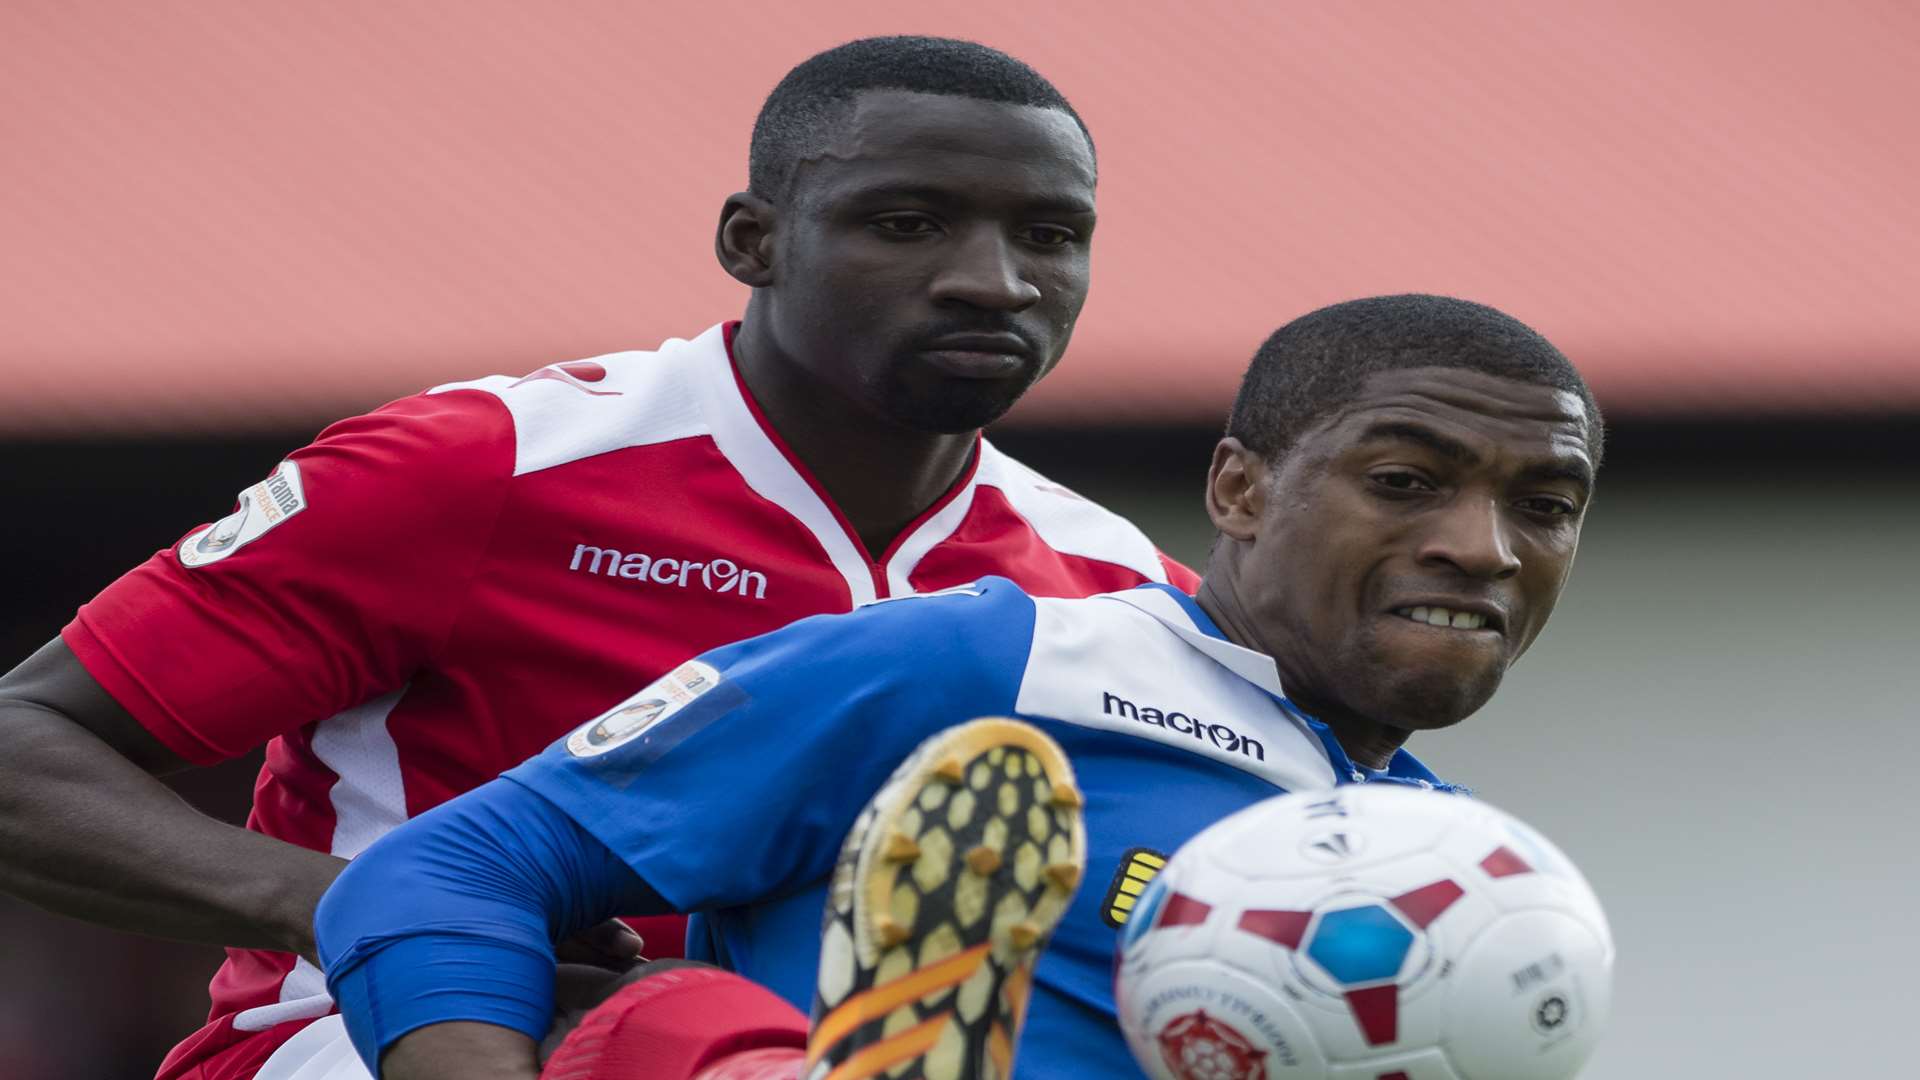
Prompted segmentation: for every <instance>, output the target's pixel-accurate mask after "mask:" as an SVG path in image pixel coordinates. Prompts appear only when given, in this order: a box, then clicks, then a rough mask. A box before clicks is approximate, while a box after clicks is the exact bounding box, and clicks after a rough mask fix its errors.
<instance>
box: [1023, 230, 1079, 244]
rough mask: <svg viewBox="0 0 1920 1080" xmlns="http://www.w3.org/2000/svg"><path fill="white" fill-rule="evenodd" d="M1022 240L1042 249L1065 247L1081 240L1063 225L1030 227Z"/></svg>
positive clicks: (1024, 231) (1024, 232) (1025, 231)
mask: <svg viewBox="0 0 1920 1080" xmlns="http://www.w3.org/2000/svg"><path fill="white" fill-rule="evenodd" d="M1020 238H1021V239H1022V240H1025V241H1027V242H1028V243H1030V244H1037V245H1039V246H1041V247H1064V246H1066V245H1068V244H1071V243H1073V242H1074V241H1075V240H1077V239H1079V234H1078V233H1076V232H1074V231H1073V230H1072V229H1069V228H1066V227H1064V226H1061V225H1028V226H1027V227H1025V228H1023V229H1021V230H1020Z"/></svg>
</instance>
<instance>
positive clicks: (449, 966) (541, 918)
mask: <svg viewBox="0 0 1920 1080" xmlns="http://www.w3.org/2000/svg"><path fill="white" fill-rule="evenodd" d="M667 910H668V909H667V905H666V904H665V902H664V901H662V900H661V899H660V897H659V896H658V894H656V893H655V892H654V891H653V890H652V889H651V888H649V887H648V886H647V885H646V883H645V882H643V881H642V880H641V879H640V877H639V876H638V875H636V874H635V873H634V872H633V871H632V870H631V869H629V868H628V867H627V866H626V864H625V863H623V862H622V861H620V860H619V859H618V858H616V857H615V856H614V855H613V853H612V852H611V851H609V850H608V848H607V847H606V846H605V845H604V844H602V843H601V842H600V841H598V840H597V839H595V838H594V837H593V836H591V835H590V834H588V833H587V832H586V831H585V830H584V829H582V828H580V827H579V826H578V825H577V824H575V822H574V821H573V820H572V819H571V818H570V817H568V816H567V815H566V814H565V813H562V812H561V811H560V810H559V809H558V808H557V807H555V806H554V805H553V804H552V803H550V802H548V801H547V800H546V799H543V798H541V797H540V796H539V795H536V794H534V793H533V792H532V791H530V790H528V789H527V788H525V787H523V786H521V785H519V784H516V783H514V782H512V781H509V780H496V781H494V782H492V783H490V784H487V785H484V786H482V787H480V788H476V789H475V790H473V791H471V792H469V793H467V794H466V795H463V796H461V797H459V798H457V799H454V800H452V801H451V802H448V803H446V804H445V805H443V806H440V807H438V808H436V809H434V810H431V811H428V812H427V813H425V814H422V815H421V816H420V817H418V818H415V819H414V820H412V821H409V822H407V823H406V824H405V825H402V826H401V827H400V828H398V829H396V830H394V831H393V832H392V833H390V834H388V835H387V836H385V837H382V838H381V839H380V840H379V841H378V842H376V843H375V844H374V845H373V846H372V847H370V848H368V849H367V851H366V852H365V853H363V854H362V855H361V856H360V857H359V858H358V859H356V860H354V862H353V864H352V865H351V866H350V867H348V868H347V870H346V872H345V873H343V874H342V875H341V876H340V878H339V880H338V881H337V882H336V883H335V884H334V887H333V888H332V889H331V890H330V891H329V892H328V893H327V894H326V896H325V898H324V899H322V901H321V903H320V907H319V911H318V914H317V915H316V919H315V922H316V935H317V938H318V942H319V949H320V956H321V959H322V961H323V966H324V967H325V969H326V972H327V985H328V988H329V989H330V990H331V991H332V992H333V996H334V999H335V1001H337V1002H338V1003H339V1006H340V1012H341V1015H342V1016H343V1017H344V1018H345V1019H346V1023H347V1031H348V1034H349V1035H351V1036H352V1038H353V1043H354V1047H355V1049H356V1050H358V1051H359V1053H360V1056H361V1058H362V1059H363V1060H365V1061H367V1062H368V1063H369V1066H370V1067H372V1065H373V1063H376V1062H377V1063H379V1068H378V1071H377V1072H378V1075H380V1076H383V1077H386V1078H388V1080H443V1078H444V1080H454V1078H463V1080H464V1078H483V1080H495V1078H498V1080H533V1078H534V1077H536V1076H538V1074H539V1064H538V1061H537V1059H536V1047H537V1043H538V1040H539V1039H540V1037H541V1036H542V1035H544V1034H545V1033H546V1031H547V1027H548V1025H549V1023H550V1022H551V1019H552V1015H553V972H554V960H553V946H554V942H555V941H557V940H559V939H560V938H563V937H565V936H567V935H569V934H572V933H574V932H575V931H578V930H580V929H583V928H585V927H587V926H590V925H592V924H594V923H597V922H599V921H601V920H603V919H606V918H608V917H610V916H612V915H614V914H616V913H626V914H630V915H635V914H637V915H650V914H663V913H665V912H666V911H667Z"/></svg>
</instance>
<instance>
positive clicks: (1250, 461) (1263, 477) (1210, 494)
mask: <svg viewBox="0 0 1920 1080" xmlns="http://www.w3.org/2000/svg"><path fill="white" fill-rule="evenodd" d="M1266 506H1267V463H1266V460H1265V459H1263V458H1262V457H1261V456H1260V455H1259V454H1256V453H1254V452H1253V451H1251V450H1249V449H1247V448H1246V447H1245V446H1242V445H1241V444H1240V440H1239V439H1236V438H1234V437H1232V436H1231V435H1229V436H1227V437H1226V438H1224V439H1221V440H1220V441H1219V443H1217V444H1216V445H1215V446H1214V448H1213V464H1212V465H1210V466H1208V467H1207V516H1208V517H1209V518H1212V519H1213V527H1214V528H1216V529H1218V530H1220V535H1222V536H1225V537H1229V538H1231V539H1234V540H1241V541H1249V540H1252V539H1253V538H1254V536H1255V535H1256V534H1258V533H1259V531H1260V515H1261V512H1262V511H1264V510H1265V509H1266Z"/></svg>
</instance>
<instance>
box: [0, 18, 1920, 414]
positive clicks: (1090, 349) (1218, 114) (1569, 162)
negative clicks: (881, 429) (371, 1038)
mask: <svg viewBox="0 0 1920 1080" xmlns="http://www.w3.org/2000/svg"><path fill="white" fill-rule="evenodd" d="M893 32H923V33H942V34H952V35H959V36H967V37H973V38H976V39H979V40H983V41H986V42H988V43H990V44H994V45H997V46H1000V47H1003V48H1006V49H1008V50H1009V51H1012V52H1014V53H1016V54H1017V55H1020V56H1022V57H1023V58H1025V59H1027V60H1029V61H1030V62H1032V63H1033V64H1034V65H1035V66H1037V67H1038V68H1040V69H1041V70H1042V71H1044V72H1046V73H1047V74H1048V75H1049V76H1050V77H1052V78H1053V79H1054V80H1055V81H1056V82H1057V83H1058V84H1059V85H1060V86H1061V87H1062V88H1063V89H1064V90H1065V91H1066V92H1067V93H1068V95H1069V96H1071V97H1072V98H1073V99H1074V100H1075V102H1076V104H1078V105H1079V106H1080V107H1081V109H1082V111H1083V113H1084V114H1085V116H1086V117H1087V119H1088V121H1089V123H1090V124H1091V126H1092V128H1093V130H1094V134H1095V136H1096V138H1097V139H1098V141H1099V145H1100V151H1101V159H1102V160H1101V164H1102V187H1101V192H1100V204H1101V205H1100V211H1101V218H1102V222H1101V226H1100V234H1099V240H1098V243H1097V244H1096V270H1095V285H1094V293H1093V299H1092V300H1091V302H1090V303H1089V305H1088V307H1087V311H1086V314H1085V316H1084V317H1083V319H1082V322H1081V329H1080V331H1079V334H1078V336H1077V337H1076V339H1075V346H1074V349H1073V351H1072V353H1071V354H1070V355H1069V358H1068V362H1067V364H1066V365H1065V366H1064V367H1063V368H1062V369H1061V371H1060V372H1059V373H1058V374H1057V375H1056V376H1055V377H1054V378H1052V379H1051V380H1049V382H1048V383H1047V384H1046V385H1045V386H1043V387H1042V388H1041V390H1039V391H1038V392H1037V393H1036V394H1035V396H1034V397H1033V398H1032V399H1031V400H1030V401H1029V402H1028V403H1027V404H1026V405H1025V406H1023V409H1024V411H1025V415H1026V416H1027V417H1029V418H1031V419H1036V420H1042V421H1048V422H1053V421H1083V420H1102V419H1128V420H1151V419H1168V420H1194V419H1200V420H1210V419H1212V418H1214V417H1216V416H1218V415H1219V414H1220V413H1221V412H1222V411H1223V409H1224V404H1225V401H1226V399H1227V396H1228V395H1229V394H1230V393H1231V389H1232V386H1233V384H1234V381H1235V379H1236V378H1237V376H1238V373H1239V370H1240V367H1241V365H1242V364H1243V363H1244V361H1245V359H1246V357H1247V356H1248V355H1249V354H1250V352H1251V350H1252V348H1253V346H1254V345H1255V344H1256V343H1257V342H1258V341H1259V339H1260V338H1261V337H1262V336H1263V335H1264V334H1265V333H1266V332H1267V331H1268V330H1270V329H1271V328H1272V327H1273V326H1275V325H1277V324H1278V323H1279V322H1281V321H1284V320H1285V319H1286V318H1289V317H1291V316H1292V315H1294V314H1297V313H1299V312H1301V311H1303V310H1306V309H1308V308H1310V307H1313V306H1317V305H1319V304H1322V303H1325V302H1328V301H1332V300H1336V299H1340V298H1344V297H1349V296H1354V295H1361V294H1367V293H1377V292H1386V291H1401V290H1425V291H1439V292H1451V293H1455V294H1458V295H1464V296H1469V297H1472V298H1475V299H1481V300H1486V301H1488V302H1491V303H1494V304H1497V305H1499V306H1501V307H1504V308H1506V309H1508V310H1509V311H1512V312H1513V313H1515V314H1516V315H1519V316H1520V317H1522V318H1524V319H1527V320H1528V321H1530V322H1532V323H1534V324H1535V325H1536V326H1538V327H1540V328H1541V329H1542V330H1544V331H1546V332H1547V333H1548V334H1549V336H1551V337H1553V338H1554V339H1556V340H1557V341H1558V342H1560V343H1561V345H1562V346H1563V347H1564V348H1566V349H1567V350H1568V352H1569V353H1571V354H1572V355H1573V356H1574V357H1575V359H1576V360H1578V361H1579V362H1581V364H1582V365H1583V366H1584V367H1585V368H1586V369H1587V370H1588V371H1589V373H1590V374H1591V376H1592V378H1593V381H1594V383H1595V385H1596V387H1597V388H1598V389H1599V391H1600V392H1601V394H1602V396H1603V398H1604V399H1605V400H1606V401H1607V403H1608V404H1609V405H1610V406H1611V407H1612V408H1614V409H1615V410H1624V411H1637V412H1657V411H1663V410H1666V411H1675V410H1677V411H1689V412H1694V411H1720V410H1749V409H1760V410H1774V409H1784V410H1829V409H1832V410H1875V409H1880V410H1884V409H1908V410H1911V409H1920V182H1916V177H1917V176H1920V119H1916V116H1920V6H1916V5H1913V4H1907V3H1897V2H1886V3H1872V2H1851V3H1827V4H1819V5H1815V4H1812V3H1795V4H1765V5H1756V4H1748V3H1739V2H1733V0H1696V2H1672V0H1669V2H1643V0H1625V2H1618V3H1609V4H1604V5H1601V4H1580V5H1565V4H1537V3H1524V2H1450V3H1444V4H1437V3H1423V2H1413V0H1388V2H1375V3H1364V4H1361V3H1339V4H1335V3H1280V2H1273V3H1224V2H1220V3H1145V2H1120V0H1104V2H1102V0H1059V2H1047V0H1025V2H1020V0H973V2H969V3H966V4H928V5H913V4H907V3H901V2H898V0H895V2H887V3H882V2H878V0H825V2H811V3H800V2H794V3H785V4H776V3H750V2H746V0H703V2H701V3H697V4H695V3H678V4H666V3H647V2H613V0H555V2H547V3H534V2H531V0H519V2H510V0H459V2H454V0H381V2H374V0H333V2H325V3H322V2H318V0H298V2H295V0H285V2H274V3H261V2H259V0H249V2H241V0H198V2H185V0H149V2H139V3H136V2H132V0H119V2H116V0H6V2H5V3H4V4H0V387H3V388H4V389H0V435H22V434H43V433H59V432H75V431H86V430H95V429H101V428H106V429H114V430H137V431H179V432H188V433H190V432H204V431H239V430H246V429H258V428H265V427H270V426H273V425H277V424H283V423H311V422H313V421H314V420H317V419H321V418H325V417H327V416H329V415H334V414H338V413H342V412H347V411H353V410H357V409H360V408H363V407H365V406H367V405H369V404H371V403H373V402H377V401H379V400H382V399H384V398H386V397H390V396H395V395H399V394H402V393H406V392H409V391H411V390H413V389H416V388H418V387H421V386H424V385H429V384H432V383H435V382H439V381H444V380H447V379H452V378H456V377H465V376H470V375H474V374H478V373H484V372H492V371H521V370H526V369H529V368H532V367H535V366H538V365H540V364H543V363H546V362H548V361H551V360H555V359H564V358H570V357H575V356H580V355H588V354H592V353H595V352H604V351H609V350H614V349H620V348H631V347H646V346H650V345H651V344H653V343H655V342H656V341H658V340H659V339H661V338H663V337H666V336H674V335H690V334H692V333H694V332H697V331H698V330H700V329H701V328H703V327H705V326H707V325H709V324H710V323H712V322H715V321H718V320H720V319H722V318H726V317H731V316H732V315H734V314H735V313H737V312H738V310H739V309H740V306H741V303H742V300H743V293H742V290H741V289H740V288H739V287H738V286H737V285H735V284H734V283H732V282H731V281H730V280H728V279H727V278H726V277H725V276H724V275H723V274H722V273H721V272H720V270H719V269H718V267H717V266H716V265H715V264H714V262H713V258H712V256H711V254H710V251H711V239H710V235H711V228H712V224H713V219H714V216H715V213H716V211H717V210H718V207H719V203H720V200H721V199H722V198H723V197H724V196H725V195H726V194H727V193H728V192H730V191H732V190H734V189H735V188H737V187H740V186H743V184H744V177H745V158H746V136H747V130H748V127H749V125H750V123H751V120H752V117H753V113H754V110H755V109H756V107H757V105H758V103H759V101H760V99H761V98H762V97H763V96H764V94H765V93H766V91H767V90H768V89H769V88H770V87H771V86H772V84H773V82H774V81H775V80H776V79H777V78H778V77H779V75H780V74H781V73H782V72H783V71H784V70H785V69H786V68H787V67H788V66H789V65H791V64H792V63H793V62H795V61H797V60H799V59H801V58H802V57H804V56H806V55H807V54H809V53H811V52H813V51H815V50H817V49H819V48H822V47H825V46H827V45H830V44H833V43H835V42H838V41H841V40H845V39H847V38H850V37H857V36H861V35H865V34H872V33H893Z"/></svg>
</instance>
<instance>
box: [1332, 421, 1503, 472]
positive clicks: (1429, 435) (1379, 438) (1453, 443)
mask: <svg viewBox="0 0 1920 1080" xmlns="http://www.w3.org/2000/svg"><path fill="white" fill-rule="evenodd" d="M1360 441H1361V442H1410V443H1418V444H1420V445H1421V446H1424V447H1426V448H1427V449H1429V450H1431V451H1433V452H1434V453H1436V454H1439V455H1440V456H1441V457H1443V458H1446V459H1447V460H1448V461H1457V462H1459V463H1460V464H1462V465H1475V464H1478V463H1479V461H1480V455H1479V454H1476V453H1474V452H1473V448H1472V447H1470V446H1468V445H1467V444H1466V443H1463V442H1461V441H1460V440H1458V439H1452V438H1448V437H1447V436H1445V435H1442V434H1440V433H1439V432H1437V431H1435V430H1433V429H1432V428H1428V427H1423V426H1421V425H1419V424H1409V423H1407V422H1405V421H1404V420H1381V421H1379V422H1377V423H1374V424H1370V425H1368V427H1367V430H1365V431H1363V432H1361V433H1360Z"/></svg>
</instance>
